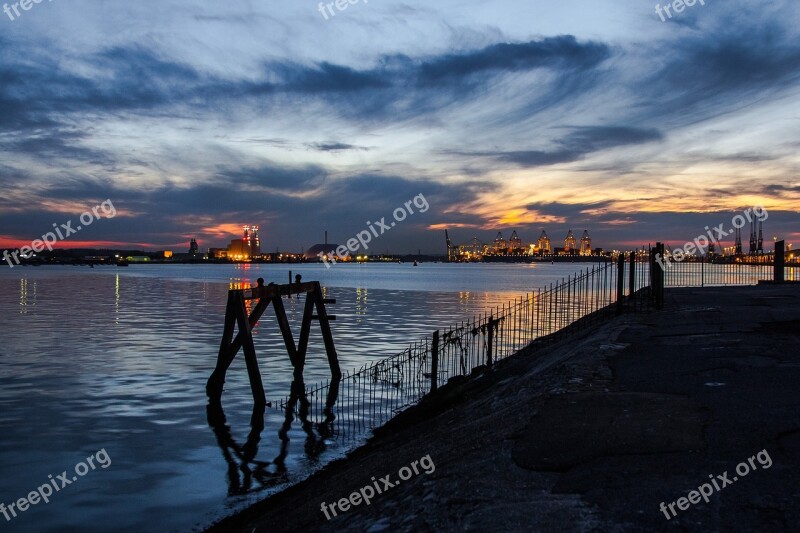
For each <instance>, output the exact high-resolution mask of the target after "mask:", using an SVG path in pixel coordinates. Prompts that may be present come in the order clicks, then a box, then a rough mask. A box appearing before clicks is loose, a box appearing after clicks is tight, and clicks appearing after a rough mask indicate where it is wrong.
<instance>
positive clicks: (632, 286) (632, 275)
mask: <svg viewBox="0 0 800 533" xmlns="http://www.w3.org/2000/svg"><path fill="white" fill-rule="evenodd" d="M634 293H636V251H635V250H634V251H633V252H631V261H630V271H629V272H628V298H630V299H631V300H633V295H634Z"/></svg>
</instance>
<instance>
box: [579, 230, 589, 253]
mask: <svg viewBox="0 0 800 533" xmlns="http://www.w3.org/2000/svg"><path fill="white" fill-rule="evenodd" d="M581 255H592V238H591V237H589V230H584V231H583V237H581Z"/></svg>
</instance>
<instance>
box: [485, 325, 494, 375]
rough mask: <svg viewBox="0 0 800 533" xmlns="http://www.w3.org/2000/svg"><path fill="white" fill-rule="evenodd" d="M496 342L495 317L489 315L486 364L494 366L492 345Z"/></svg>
mask: <svg viewBox="0 0 800 533" xmlns="http://www.w3.org/2000/svg"><path fill="white" fill-rule="evenodd" d="M493 344H494V317H492V316H490V317H489V337H488V338H487V340H486V366H488V367H489V368H492V347H493Z"/></svg>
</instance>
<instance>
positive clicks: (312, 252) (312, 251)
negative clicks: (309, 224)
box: [303, 231, 339, 261]
mask: <svg viewBox="0 0 800 533" xmlns="http://www.w3.org/2000/svg"><path fill="white" fill-rule="evenodd" d="M338 247H339V245H338V244H328V232H327V231H326V232H325V242H324V243H323V244H315V245H314V246H312V247H311V248H309V249H308V250H306V251H305V253H304V254H303V258H304V259H307V260H309V261H313V260H317V261H320V260H321V259H322V256H323V255H328V254H330V253H333V254H336V249H337V248H338ZM337 259H338V258H337Z"/></svg>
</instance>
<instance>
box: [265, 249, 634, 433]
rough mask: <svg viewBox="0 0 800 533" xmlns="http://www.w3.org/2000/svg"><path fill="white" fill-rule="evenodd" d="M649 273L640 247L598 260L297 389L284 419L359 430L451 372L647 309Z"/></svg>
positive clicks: (287, 402)
mask: <svg viewBox="0 0 800 533" xmlns="http://www.w3.org/2000/svg"><path fill="white" fill-rule="evenodd" d="M649 272H650V268H649V264H648V257H647V254H646V253H641V252H640V253H637V254H629V255H627V256H620V257H618V258H617V260H616V261H612V262H610V263H602V264H595V265H594V266H591V267H587V268H586V269H585V270H583V271H581V272H578V273H577V274H575V275H574V276H569V277H567V278H566V279H563V280H562V281H561V282H560V283H557V284H551V285H550V286H548V287H543V288H540V289H538V290H535V291H533V292H530V293H527V294H525V295H523V296H521V297H519V298H516V299H515V300H513V301H510V302H508V303H507V304H505V305H503V306H499V307H496V308H494V309H491V310H490V311H488V312H486V313H483V314H480V315H478V316H475V317H473V318H472V319H470V320H466V321H463V322H459V323H457V324H453V325H451V326H450V327H448V328H445V329H442V330H437V331H435V332H432V334H431V335H430V336H428V337H426V338H424V339H421V340H419V341H417V342H414V343H413V344H411V345H410V346H409V347H408V348H407V349H405V350H404V351H402V352H401V353H399V354H397V355H394V356H392V357H389V358H386V359H382V360H379V361H373V362H368V363H365V364H364V365H362V366H361V367H360V368H355V369H352V370H350V371H345V372H344V374H343V376H342V378H341V380H338V381H333V382H331V381H325V382H323V383H320V384H317V385H316V386H312V387H306V386H304V387H303V389H304V390H305V398H302V395H300V396H301V397H300V398H299V402H298V397H297V396H298V394H294V395H292V396H290V397H286V398H284V399H282V400H281V401H278V402H274V403H273V405H274V406H275V407H276V408H279V409H282V410H285V411H286V416H287V418H288V417H290V416H291V415H292V413H294V415H295V416H299V417H300V418H301V420H302V421H303V422H307V421H308V420H309V419H310V420H312V421H314V420H315V421H319V422H318V423H320V424H325V429H326V431H327V432H330V433H331V434H334V435H338V436H346V435H349V436H353V435H358V434H361V433H363V431H365V430H368V429H371V428H374V427H377V426H379V425H381V424H383V423H384V422H386V421H387V420H389V419H390V418H392V417H393V416H394V415H395V414H397V413H398V412H399V411H401V410H402V409H403V408H405V407H407V406H409V405H411V404H414V403H416V402H418V401H419V400H420V399H421V398H422V397H423V396H425V395H426V394H428V393H429V392H431V391H433V390H436V389H437V388H438V387H439V386H442V385H444V384H445V383H447V382H448V380H450V379H452V378H454V377H457V376H466V375H469V374H470V373H472V372H473V371H475V370H476V369H479V368H485V367H491V366H492V365H493V364H495V363H496V362H497V361H500V360H502V359H505V358H507V357H509V356H511V355H513V354H515V353H517V352H519V351H520V350H521V349H524V348H528V349H530V350H535V349H538V348H540V347H542V346H544V345H546V344H547V343H549V342H552V341H556V340H559V339H561V338H562V337H564V336H565V335H571V334H574V333H575V332H577V331H578V330H580V329H582V328H585V327H587V326H589V325H591V324H593V323H596V322H597V321H599V320H602V319H603V318H605V317H607V316H610V315H614V314H616V313H620V312H622V311H623V310H625V309H631V310H636V309H642V308H643V307H645V306H647V305H648V302H649V295H650V292H649V291H650V289H649V287H650V276H649ZM298 405H302V406H303V409H302V412H301V410H299V409H298ZM334 406H335V414H334ZM323 421H324V422H323Z"/></svg>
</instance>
